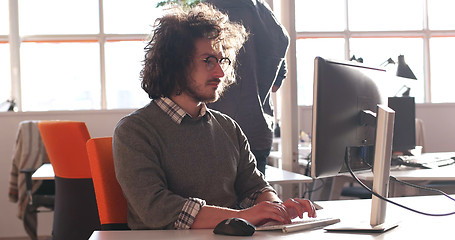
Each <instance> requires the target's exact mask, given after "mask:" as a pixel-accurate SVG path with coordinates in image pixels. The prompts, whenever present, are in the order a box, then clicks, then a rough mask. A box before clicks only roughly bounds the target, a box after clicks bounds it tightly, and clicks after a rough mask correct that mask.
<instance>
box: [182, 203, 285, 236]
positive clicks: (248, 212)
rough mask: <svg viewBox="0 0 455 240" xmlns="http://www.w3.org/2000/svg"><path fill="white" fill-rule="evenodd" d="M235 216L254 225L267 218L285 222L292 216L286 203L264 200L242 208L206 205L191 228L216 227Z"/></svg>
mask: <svg viewBox="0 0 455 240" xmlns="http://www.w3.org/2000/svg"><path fill="white" fill-rule="evenodd" d="M234 217H235V218H242V219H245V220H247V221H248V222H250V223H251V224H253V225H260V224H261V223H263V222H265V221H267V220H275V221H279V222H284V223H287V222H290V217H289V215H288V213H287V212H286V209H285V207H284V205H282V204H279V203H273V202H270V201H264V202H261V203H259V204H256V205H254V206H253V207H250V208H247V209H242V210H235V209H230V208H223V207H218V206H209V205H205V206H203V207H202V209H201V210H200V211H199V213H198V214H197V216H196V219H195V220H194V223H193V225H192V226H191V228H192V229H198V228H214V227H215V226H216V225H217V224H218V223H219V222H221V221H223V220H224V219H228V218H234Z"/></svg>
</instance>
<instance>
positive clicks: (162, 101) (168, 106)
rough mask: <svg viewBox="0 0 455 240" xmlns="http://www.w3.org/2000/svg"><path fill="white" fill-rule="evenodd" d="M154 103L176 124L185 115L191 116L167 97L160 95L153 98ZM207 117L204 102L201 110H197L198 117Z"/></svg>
mask: <svg viewBox="0 0 455 240" xmlns="http://www.w3.org/2000/svg"><path fill="white" fill-rule="evenodd" d="M153 101H155V103H156V105H158V107H159V108H161V110H163V111H164V112H165V113H166V114H167V115H169V117H171V119H172V121H174V122H175V123H177V124H180V123H181V122H182V120H183V118H184V117H185V116H188V117H191V116H190V114H188V113H187V112H186V111H185V110H183V109H182V108H181V107H180V106H179V105H177V103H175V102H174V101H172V100H171V99H170V98H168V97H161V98H157V99H155V100H153ZM204 116H206V117H207V118H208V117H209V116H208V114H207V106H206V105H205V103H202V107H201V111H200V112H199V116H198V118H199V117H204Z"/></svg>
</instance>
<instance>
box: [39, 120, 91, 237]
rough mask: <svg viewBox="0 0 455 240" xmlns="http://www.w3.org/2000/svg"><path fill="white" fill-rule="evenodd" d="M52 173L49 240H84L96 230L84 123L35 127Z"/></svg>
mask: <svg viewBox="0 0 455 240" xmlns="http://www.w3.org/2000/svg"><path fill="white" fill-rule="evenodd" d="M38 128H39V130H40V133H41V138H42V140H43V143H44V146H45V148H46V152H47V155H48V156H49V160H50V162H51V164H52V167H53V169H54V173H55V206H54V222H53V228H52V238H53V239H55V240H60V239H65V240H78V239H88V238H89V237H90V235H91V234H92V232H93V231H94V230H99V229H100V220H99V216H98V208H97V205H96V199H95V190H94V188H93V181H92V174H91V171H90V163H89V160H88V154H87V148H86V145H85V144H86V142H87V140H89V139H90V134H89V131H88V129H87V126H86V125H85V123H84V122H77V121H41V122H39V123H38Z"/></svg>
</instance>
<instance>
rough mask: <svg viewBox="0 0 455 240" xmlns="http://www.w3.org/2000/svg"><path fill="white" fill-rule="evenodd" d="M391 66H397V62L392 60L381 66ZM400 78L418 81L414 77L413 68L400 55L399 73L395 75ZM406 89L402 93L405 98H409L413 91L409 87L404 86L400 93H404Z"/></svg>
mask: <svg viewBox="0 0 455 240" xmlns="http://www.w3.org/2000/svg"><path fill="white" fill-rule="evenodd" d="M389 64H395V61H393V59H392V58H389V59H387V60H386V61H385V62H383V63H382V64H381V66H384V67H385V66H387V65H389ZM395 75H396V76H398V77H403V78H409V79H414V80H417V77H416V76H415V75H414V73H413V72H412V70H411V68H410V67H409V65H408V64H407V63H406V62H405V61H404V56H403V55H399V56H398V66H397V72H396V74H395ZM403 89H405V91H404V92H403V93H402V96H403V97H409V93H410V91H411V88H410V87H408V86H403V87H402V88H401V89H400V90H399V91H398V92H400V91H402V90H403Z"/></svg>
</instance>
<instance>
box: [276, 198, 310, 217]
mask: <svg viewBox="0 0 455 240" xmlns="http://www.w3.org/2000/svg"><path fill="white" fill-rule="evenodd" d="M283 205H284V206H285V207H286V211H287V212H288V214H289V216H290V217H291V219H293V218H296V217H300V218H303V214H304V213H305V212H307V213H308V217H312V218H314V217H316V208H315V207H314V205H313V203H312V202H311V201H310V200H306V199H301V198H289V199H288V200H286V201H285V202H283Z"/></svg>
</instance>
